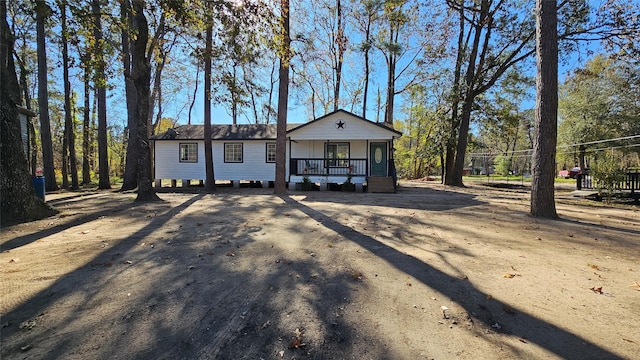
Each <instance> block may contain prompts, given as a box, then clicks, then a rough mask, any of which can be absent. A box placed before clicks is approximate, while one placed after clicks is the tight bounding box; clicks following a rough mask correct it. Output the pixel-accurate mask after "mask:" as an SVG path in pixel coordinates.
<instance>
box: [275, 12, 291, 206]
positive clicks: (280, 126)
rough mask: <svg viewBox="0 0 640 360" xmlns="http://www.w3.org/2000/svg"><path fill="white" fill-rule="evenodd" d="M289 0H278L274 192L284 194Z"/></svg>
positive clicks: (289, 38) (285, 188) (289, 58)
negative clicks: (278, 40) (278, 36)
mask: <svg viewBox="0 0 640 360" xmlns="http://www.w3.org/2000/svg"><path fill="white" fill-rule="evenodd" d="M289 10H290V8H289V0H280V14H281V15H280V16H281V19H280V21H281V24H280V25H281V29H280V31H281V36H282V45H281V49H280V70H279V75H280V79H279V84H278V120H277V121H278V122H277V125H276V129H277V130H276V132H277V135H276V181H275V186H274V193H275V194H277V195H282V194H286V192H287V185H286V169H287V167H286V166H287V165H286V161H287V108H288V104H289V61H290V60H291V36H290V33H289V30H290V29H289V15H290V14H289Z"/></svg>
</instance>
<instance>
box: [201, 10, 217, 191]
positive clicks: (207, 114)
mask: <svg viewBox="0 0 640 360" xmlns="http://www.w3.org/2000/svg"><path fill="white" fill-rule="evenodd" d="M206 11H207V21H208V24H207V29H206V34H205V36H206V39H205V41H206V45H205V50H204V84H203V85H204V162H205V180H204V188H205V190H206V191H209V192H213V191H215V190H216V180H215V176H214V175H215V174H214V173H213V171H214V170H213V149H212V148H211V57H212V54H211V52H212V47H213V19H212V15H211V5H210V4H209V3H207V10H206Z"/></svg>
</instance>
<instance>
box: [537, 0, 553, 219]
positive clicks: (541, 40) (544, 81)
mask: <svg viewBox="0 0 640 360" xmlns="http://www.w3.org/2000/svg"><path fill="white" fill-rule="evenodd" d="M536 10H537V11H536V61H537V63H538V71H537V73H536V90H537V91H536V118H535V129H534V135H533V160H532V162H533V164H532V169H531V170H532V178H531V216H534V217H544V218H557V217H558V215H557V213H556V205H555V200H554V179H555V158H556V143H557V128H558V30H557V26H558V13H557V5H556V1H549V0H536Z"/></svg>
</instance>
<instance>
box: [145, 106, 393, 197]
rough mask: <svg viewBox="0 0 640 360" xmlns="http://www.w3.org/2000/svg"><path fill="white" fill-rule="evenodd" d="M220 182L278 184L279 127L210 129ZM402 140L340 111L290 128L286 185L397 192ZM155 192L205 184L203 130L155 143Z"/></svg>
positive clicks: (172, 133) (182, 130)
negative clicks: (396, 156)
mask: <svg viewBox="0 0 640 360" xmlns="http://www.w3.org/2000/svg"><path fill="white" fill-rule="evenodd" d="M211 128H212V135H211V146H212V150H213V164H214V176H215V178H216V180H227V181H231V182H232V183H233V184H234V185H239V183H240V181H254V182H262V186H269V183H272V182H273V181H274V180H275V161H276V151H275V150H276V125H275V124H273V125H265V124H250V125H235V126H234V125H212V126H211ZM401 135H402V134H401V133H400V132H398V131H396V130H394V129H391V128H389V127H387V126H385V125H382V124H380V123H375V122H372V121H369V120H366V119H364V118H362V117H360V116H357V115H355V114H352V113H350V112H347V111H344V110H338V111H335V112H332V113H330V114H327V115H325V116H323V117H320V118H318V119H315V120H313V121H311V122H308V123H306V124H289V125H288V126H287V163H286V164H287V170H286V171H287V173H286V176H287V181H288V183H289V187H290V189H294V188H295V186H296V184H300V183H302V182H303V181H305V178H306V179H308V181H309V182H311V183H314V184H316V186H318V187H319V188H320V190H325V189H327V188H331V187H335V186H339V185H341V184H344V183H345V182H348V181H350V182H351V183H353V184H355V188H356V189H363V188H364V187H367V188H368V190H369V191H385V192H386V191H394V184H395V166H394V163H393V141H394V139H396V138H398V137H400V136H401ZM151 140H152V141H153V149H154V165H155V166H154V167H155V168H154V177H155V179H156V186H160V181H161V180H162V179H171V180H173V184H175V181H176V180H177V179H180V180H182V184H183V186H186V185H188V184H189V182H190V181H191V180H204V179H205V163H204V157H205V156H204V126H203V125H183V126H178V127H176V128H175V129H169V130H168V131H166V132H164V133H162V134H158V135H154V136H152V137H151Z"/></svg>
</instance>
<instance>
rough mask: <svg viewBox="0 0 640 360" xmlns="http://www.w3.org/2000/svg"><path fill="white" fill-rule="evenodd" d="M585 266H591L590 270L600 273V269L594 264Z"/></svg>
mask: <svg viewBox="0 0 640 360" xmlns="http://www.w3.org/2000/svg"><path fill="white" fill-rule="evenodd" d="M587 265H589V266H591V268H592V269H594V270H598V271H602V270H600V267H599V266H598V265H596V264H587Z"/></svg>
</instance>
